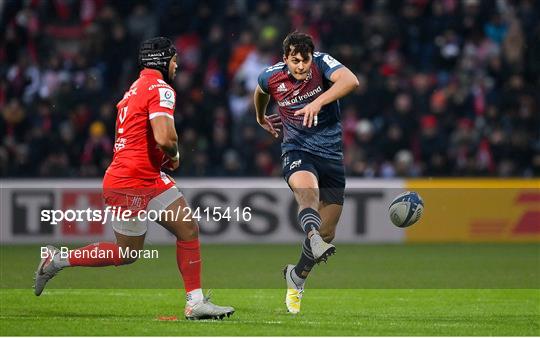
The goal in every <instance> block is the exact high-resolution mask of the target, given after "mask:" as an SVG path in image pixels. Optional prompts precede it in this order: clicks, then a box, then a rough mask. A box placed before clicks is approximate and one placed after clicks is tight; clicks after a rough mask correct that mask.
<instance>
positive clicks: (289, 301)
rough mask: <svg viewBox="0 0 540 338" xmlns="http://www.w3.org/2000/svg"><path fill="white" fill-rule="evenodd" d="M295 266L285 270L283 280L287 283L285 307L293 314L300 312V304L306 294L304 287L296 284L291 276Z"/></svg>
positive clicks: (287, 267)
mask: <svg viewBox="0 0 540 338" xmlns="http://www.w3.org/2000/svg"><path fill="white" fill-rule="evenodd" d="M293 270H294V265H292V264H288V265H287V266H285V268H284V269H283V278H285V281H286V282H287V294H286V295H285V305H286V306H287V311H288V312H289V313H292V314H297V313H298V312H300V304H301V302H302V296H303V294H304V285H298V284H296V283H295V282H294V280H293V278H292V276H291V274H292V273H293Z"/></svg>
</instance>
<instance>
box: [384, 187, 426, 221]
mask: <svg viewBox="0 0 540 338" xmlns="http://www.w3.org/2000/svg"><path fill="white" fill-rule="evenodd" d="M388 211H389V214H390V220H391V221H392V223H394V225H395V226H397V227H400V228H406V227H408V226H411V225H413V224H414V223H416V222H417V221H418V220H419V219H420V217H421V216H422V212H423V211H424V201H422V198H421V197H420V195H418V194H417V193H415V192H414V191H406V192H404V193H402V194H399V195H398V196H397V197H396V198H394V200H393V201H392V203H390V207H389V208H388Z"/></svg>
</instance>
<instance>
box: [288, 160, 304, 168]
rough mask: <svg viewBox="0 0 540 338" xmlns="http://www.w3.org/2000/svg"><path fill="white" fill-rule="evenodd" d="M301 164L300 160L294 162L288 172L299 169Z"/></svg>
mask: <svg viewBox="0 0 540 338" xmlns="http://www.w3.org/2000/svg"><path fill="white" fill-rule="evenodd" d="M301 164H302V160H296V161H294V162H293V163H291V165H290V166H289V170H293V169H294V168H297V167H299V166H300V165H301Z"/></svg>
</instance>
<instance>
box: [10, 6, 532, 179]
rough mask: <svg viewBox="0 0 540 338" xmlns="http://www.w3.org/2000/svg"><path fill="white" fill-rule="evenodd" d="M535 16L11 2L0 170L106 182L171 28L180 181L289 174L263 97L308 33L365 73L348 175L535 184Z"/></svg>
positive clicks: (355, 99)
mask: <svg viewBox="0 0 540 338" xmlns="http://www.w3.org/2000/svg"><path fill="white" fill-rule="evenodd" d="M538 13H540V3H539V2H537V1H529V0H523V1H494V0H493V1H488V0H485V1H479V0H464V1H458V0H438V1H425V0H415V1H361V0H359V1H355V0H348V1H301V0H297V1H249V0H245V1H179V2H176V1H150V2H141V1H103V0H82V1H55V0H52V1H37V0H34V1H6V2H4V5H3V11H2V24H1V28H2V29H1V31H2V35H3V41H4V43H2V44H1V49H0V61H1V62H0V74H1V77H0V78H1V80H0V81H1V82H0V108H1V110H2V119H1V120H0V132H1V134H2V136H3V137H2V147H1V148H0V173H1V174H2V176H4V177H38V176H39V177H101V175H102V174H103V172H104V170H105V168H106V167H107V165H108V164H109V162H110V159H111V150H112V146H111V143H112V141H113V137H114V120H115V116H116V111H115V105H116V103H117V102H118V100H119V99H120V98H121V97H122V95H123V93H124V91H125V90H126V88H127V87H128V86H129V84H130V83H131V81H133V80H134V79H135V78H136V76H137V75H138V71H137V65H136V60H137V47H138V44H139V43H140V41H141V40H143V39H145V38H149V37H152V36H155V35H165V36H168V37H170V38H172V39H173V40H174V41H175V44H176V46H177V48H178V50H179V51H180V53H179V56H180V58H179V59H180V68H179V70H180V72H179V75H178V76H177V78H176V81H175V85H174V87H175V89H176V91H177V93H178V100H177V105H176V120H175V122H176V127H177V130H178V131H179V133H180V135H181V140H182V148H183V154H182V155H183V161H182V166H181V167H180V170H179V171H178V175H181V176H197V177H208V176H279V175H280V163H279V155H280V151H279V144H278V143H279V142H278V141H274V140H272V139H271V138H269V137H268V135H266V133H264V131H262V129H260V128H259V127H258V126H257V125H256V122H255V119H254V111H253V105H252V93H253V90H254V88H255V86H256V80H257V75H258V74H259V72H260V71H261V69H263V68H264V67H266V66H268V65H271V64H273V63H275V62H277V61H280V59H281V48H280V47H281V46H280V43H281V41H282V40H283V37H284V36H285V35H286V34H287V33H288V32H289V31H291V30H294V29H298V30H301V31H305V32H308V33H310V34H312V35H313V36H314V38H315V40H316V46H317V48H318V49H319V50H322V51H326V52H329V53H330V54H332V55H333V56H334V57H335V58H336V59H338V60H340V61H341V62H342V63H344V64H345V65H347V66H348V67H349V68H350V69H351V70H352V71H353V72H355V73H356V74H357V75H358V78H359V80H360V84H361V85H360V87H359V88H358V89H357V90H356V92H354V93H353V94H351V95H349V96H347V97H346V98H345V99H343V100H342V113H343V128H344V143H345V154H346V159H345V162H346V167H347V173H348V175H349V176H360V177H396V176H397V177H416V176H503V177H505V176H515V177H530V176H537V175H539V173H540V136H539V133H540V131H539V130H540V120H539V119H540V117H539V116H540V114H539V113H538V109H540V108H539V104H540V101H539V95H540V94H539V91H538V90H537V88H538V87H537V86H538V84H539V82H538V80H539V76H540V47H539V46H540V44H539V43H538V41H539V40H540V24H539V14H538ZM535 89H536V90H535Z"/></svg>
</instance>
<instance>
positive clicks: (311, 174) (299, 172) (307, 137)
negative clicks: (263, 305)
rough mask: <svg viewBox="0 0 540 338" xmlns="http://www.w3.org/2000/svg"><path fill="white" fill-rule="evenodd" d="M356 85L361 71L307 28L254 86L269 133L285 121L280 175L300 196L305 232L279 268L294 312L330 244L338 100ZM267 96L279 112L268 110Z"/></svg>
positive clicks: (338, 158)
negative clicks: (324, 47)
mask: <svg viewBox="0 0 540 338" xmlns="http://www.w3.org/2000/svg"><path fill="white" fill-rule="evenodd" d="M357 86H358V79H357V78H356V76H355V75H354V74H353V73H352V72H351V71H350V70H349V69H347V67H345V66H343V65H342V64H341V63H340V62H338V61H337V60H335V59H334V58H332V57H331V56H330V55H328V54H326V53H320V52H315V51H314V44H313V39H312V38H311V36H309V35H307V34H304V33H300V32H293V33H291V34H289V35H288V36H287V37H286V38H285V40H284V41H283V62H280V63H277V64H275V65H273V66H271V67H268V68H267V69H265V70H264V71H263V72H262V73H261V74H260V75H259V84H258V86H257V88H256V89H255V93H254V103H255V110H256V112H257V122H258V123H259V124H260V125H261V127H263V128H264V129H265V130H267V131H268V132H269V133H271V134H272V135H273V136H274V137H278V136H279V133H280V131H281V129H280V128H283V141H282V144H281V149H282V166H283V176H284V178H285V181H286V182H287V183H288V185H289V187H290V188H291V190H292V192H293V194H294V197H295V199H296V202H297V203H298V206H299V212H298V222H299V224H300V226H301V227H302V229H303V230H304V232H305V234H306V238H305V240H304V243H303V246H302V253H301V255H300V259H299V261H298V263H297V264H296V265H292V264H289V265H287V266H286V267H285V269H284V271H283V273H284V277H285V280H286V281H287V295H286V298H285V303H286V305H287V310H288V311H289V312H291V313H298V312H300V302H301V299H302V294H303V291H304V283H305V281H306V278H307V276H308V274H309V272H310V271H311V269H312V268H313V266H314V265H315V263H319V262H321V261H325V262H326V260H327V259H328V257H329V256H330V255H332V254H333V253H334V252H335V247H334V245H332V244H330V242H331V241H332V240H333V239H334V236H335V232H336V225H337V223H338V220H339V217H340V216H341V211H342V208H343V197H344V189H345V172H344V166H343V149H342V144H343V142H342V128H341V120H340V108H339V102H338V101H337V100H338V99H339V98H341V97H343V96H345V95H347V94H348V93H350V92H351V91H353V90H354V89H355V88H356V87H357ZM270 97H272V98H273V99H274V100H275V101H276V103H277V105H278V110H279V116H275V115H270V116H266V107H267V106H268V102H269V100H270Z"/></svg>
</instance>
